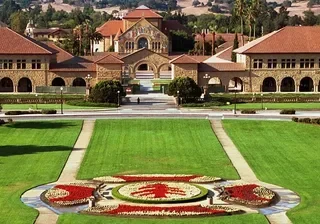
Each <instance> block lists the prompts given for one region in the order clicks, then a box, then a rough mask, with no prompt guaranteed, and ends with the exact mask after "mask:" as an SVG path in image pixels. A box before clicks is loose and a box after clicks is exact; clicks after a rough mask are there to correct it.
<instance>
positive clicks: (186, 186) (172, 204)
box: [41, 174, 276, 217]
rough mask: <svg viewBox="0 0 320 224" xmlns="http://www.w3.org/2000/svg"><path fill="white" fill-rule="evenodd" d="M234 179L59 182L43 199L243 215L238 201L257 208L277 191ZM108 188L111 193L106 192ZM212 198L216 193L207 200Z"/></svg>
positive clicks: (55, 203) (122, 210)
mask: <svg viewBox="0 0 320 224" xmlns="http://www.w3.org/2000/svg"><path fill="white" fill-rule="evenodd" d="M192 181H195V182H197V184H195V183H190V182H192ZM123 182H124V183H123ZM233 182H234V183H233V184H230V182H228V181H224V180H222V179H221V178H217V177H210V176H199V175H170V174H155V175H150V174H142V175H125V176H106V177H98V178H93V180H88V181H87V182H83V183H73V184H66V185H61V184H59V185H55V186H54V187H53V188H51V189H49V190H47V191H45V192H44V193H43V194H42V196H41V198H42V200H43V201H44V202H45V203H47V204H49V205H50V206H52V207H54V208H55V209H59V208H60V207H61V206H78V205H81V204H86V203H87V204H88V203H89V201H91V202H92V201H95V202H94V204H91V205H90V206H87V208H85V209H82V210H81V211H80V212H81V213H86V214H99V215H107V216H130V217H131V216H139V217H148V216H160V217H163V216H168V217H184V216H187V217H190V216H216V215H231V214H243V213H245V212H246V211H245V210H243V209H239V207H237V206H235V205H236V204H241V205H243V206H250V207H256V208H258V207H266V206H269V205H270V204H271V203H272V202H274V201H275V200H276V194H275V193H274V192H273V191H271V190H269V189H267V188H265V187H263V186H259V185H256V184H243V183H241V184H240V183H237V182H236V181H233ZM108 190H109V193H111V194H105V193H106V192H107V191H108ZM209 192H210V195H209ZM105 195H108V197H106V196H105ZM110 195H111V197H110ZM208 197H209V199H210V197H211V198H212V201H211V202H210V200H209V203H208V199H207V198H208ZM78 210H79V209H76V210H75V211H78Z"/></svg>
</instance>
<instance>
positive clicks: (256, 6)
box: [251, 0, 260, 39]
mask: <svg viewBox="0 0 320 224" xmlns="http://www.w3.org/2000/svg"><path fill="white" fill-rule="evenodd" d="M251 1H252V9H253V22H254V23H253V38H254V39H255V38H256V24H257V18H258V16H259V13H260V0H251Z"/></svg>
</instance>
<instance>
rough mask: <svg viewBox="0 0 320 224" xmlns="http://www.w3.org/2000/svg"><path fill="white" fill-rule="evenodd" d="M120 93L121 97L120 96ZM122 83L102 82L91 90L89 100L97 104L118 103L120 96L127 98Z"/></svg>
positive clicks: (113, 81)
mask: <svg viewBox="0 0 320 224" xmlns="http://www.w3.org/2000/svg"><path fill="white" fill-rule="evenodd" d="M118 91H120V93H119V94H120V95H118ZM125 95H126V93H125V92H124V91H123V88H122V86H121V83H120V82H119V81H115V80H108V81H100V82H98V83H97V84H96V85H95V86H94V87H93V88H92V90H91V93H90V95H89V100H90V101H92V102H95V103H115V104H117V103H118V96H125Z"/></svg>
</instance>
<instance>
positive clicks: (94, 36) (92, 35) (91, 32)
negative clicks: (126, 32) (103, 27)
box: [88, 27, 103, 55]
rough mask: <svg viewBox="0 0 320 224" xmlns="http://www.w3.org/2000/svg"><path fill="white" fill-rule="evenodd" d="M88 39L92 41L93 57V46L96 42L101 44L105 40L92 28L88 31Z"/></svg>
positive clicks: (91, 50)
mask: <svg viewBox="0 0 320 224" xmlns="http://www.w3.org/2000/svg"><path fill="white" fill-rule="evenodd" d="M88 38H89V40H90V52H91V55H93V51H94V50H93V46H94V43H95V42H99V41H100V40H102V39H103V36H102V35H101V33H98V32H97V31H96V29H95V28H94V27H90V28H89V30H88Z"/></svg>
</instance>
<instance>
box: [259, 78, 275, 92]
mask: <svg viewBox="0 0 320 224" xmlns="http://www.w3.org/2000/svg"><path fill="white" fill-rule="evenodd" d="M276 91H277V82H276V80H275V79H274V78H273V77H267V78H265V79H264V80H263V82H262V92H276Z"/></svg>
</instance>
